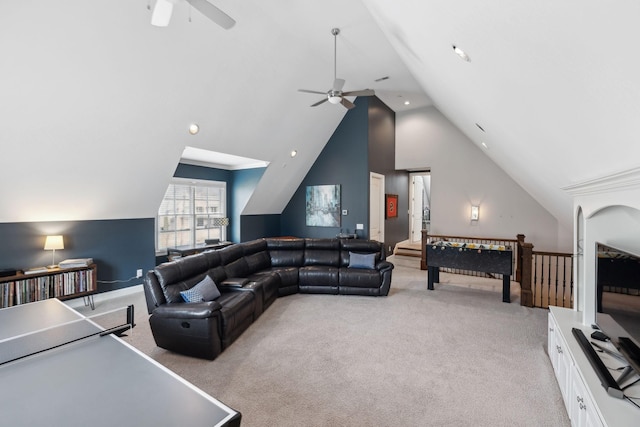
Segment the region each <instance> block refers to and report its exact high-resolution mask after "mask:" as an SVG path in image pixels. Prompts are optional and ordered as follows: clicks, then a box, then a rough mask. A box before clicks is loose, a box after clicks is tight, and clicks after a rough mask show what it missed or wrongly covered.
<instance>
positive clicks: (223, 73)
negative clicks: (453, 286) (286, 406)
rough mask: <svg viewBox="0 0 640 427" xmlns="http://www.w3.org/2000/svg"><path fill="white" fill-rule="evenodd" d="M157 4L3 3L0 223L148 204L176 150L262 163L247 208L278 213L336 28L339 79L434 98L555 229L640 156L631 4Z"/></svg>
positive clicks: (318, 126) (331, 121)
mask: <svg viewBox="0 0 640 427" xmlns="http://www.w3.org/2000/svg"><path fill="white" fill-rule="evenodd" d="M154 3H155V0H92V1H90V2H87V1H85V0H65V1H57V2H51V1H45V0H31V1H28V0H8V1H3V2H0V77H1V78H0V144H1V147H2V155H1V156H0V182H1V183H2V184H0V197H1V198H2V200H3V202H2V203H1V204H0V222H13V221H50V220H74V219H113V218H137V217H153V216H154V215H155V213H156V210H157V207H158V204H159V201H160V200H161V198H162V195H163V194H164V190H165V188H166V185H167V183H168V182H169V180H170V178H171V176H172V175H173V172H174V170H175V168H176V165H177V163H178V161H179V159H180V156H181V154H182V152H183V150H184V148H185V147H186V146H189V147H194V148H201V149H207V150H213V151H219V152H223V153H227V154H232V155H237V156H246V157H249V158H251V159H255V160H260V161H267V162H269V167H268V168H267V171H266V172H265V174H264V176H263V179H262V181H261V182H260V184H259V186H258V188H257V189H256V192H255V194H254V196H253V197H252V199H251V200H250V202H249V204H248V205H247V208H246V211H245V213H280V212H281V211H282V209H283V208H284V207H285V205H286V203H287V201H288V200H289V199H290V197H291V195H292V194H293V192H294V191H295V189H296V188H297V186H298V184H299V183H300V182H301V180H302V179H303V177H304V175H305V174H306V172H307V170H308V169H309V167H310V166H311V165H312V164H313V161H314V160H315V158H316V156H317V155H318V153H319V152H320V151H321V150H322V148H323V146H324V144H325V143H326V142H327V140H328V139H329V137H330V136H331V134H332V132H333V130H334V129H335V128H336V126H337V124H338V123H339V122H340V120H341V119H342V117H343V116H344V114H345V112H346V110H345V109H344V108H342V107H341V106H339V105H338V106H335V105H331V104H329V103H324V104H322V105H320V106H318V107H314V108H312V107H310V105H311V104H312V103H314V102H316V101H318V100H319V99H320V98H321V97H320V96H315V95H311V94H306V93H300V92H298V91H297V89H300V88H305V89H313V90H319V91H325V90H328V89H330V87H331V83H332V81H333V71H334V62H333V36H332V35H331V33H330V30H331V29H332V28H333V27H339V28H340V29H341V34H340V35H339V36H338V45H337V47H338V55H337V74H338V77H341V78H344V79H345V80H346V85H345V88H344V89H345V90H354V89H364V88H371V89H374V90H375V91H376V94H377V95H378V97H379V98H380V99H382V100H383V101H384V102H385V103H387V104H388V105H389V106H390V107H391V108H393V109H394V110H395V111H396V112H399V113H401V112H402V111H403V110H404V109H408V108H416V107H420V106H425V105H430V104H431V103H433V105H435V107H436V108H438V109H439V110H440V111H441V112H442V113H443V114H445V115H446V116H447V117H448V118H449V120H451V121H452V122H453V123H454V124H455V125H456V126H458V127H459V128H460V129H461V130H462V131H463V132H464V133H465V134H466V135H467V136H469V137H470V138H471V139H472V140H473V141H474V142H475V143H476V144H478V145H479V146H480V145H481V144H482V143H483V142H484V143H485V145H486V146H487V147H488V149H485V153H486V154H487V155H488V156H489V157H491V158H492V159H493V160H494V161H495V162H496V163H497V164H498V165H499V166H500V167H502V168H503V169H504V170H505V171H506V172H507V173H508V174H509V175H510V176H511V177H513V178H514V180H515V181H516V182H518V183H519V184H520V185H521V186H522V187H523V188H525V189H526V190H527V191H528V192H529V193H530V194H532V196H533V197H534V198H536V199H537V200H538V201H539V202H540V203H541V204H542V205H543V206H545V207H546V208H547V209H548V210H549V211H550V212H551V213H552V214H554V215H555V216H556V217H558V219H559V220H560V221H561V222H565V223H566V221H567V218H568V219H569V221H570V216H571V209H570V206H571V202H570V199H569V197H568V196H567V194H566V193H565V192H564V191H563V190H562V187H564V186H567V185H570V184H573V183H576V182H580V181H584V180H586V179H589V178H593V177H597V176H600V175H604V174H609V173H613V172H616V171H621V170H625V169H631V168H635V167H638V166H639V163H640V144H638V143H637V142H636V141H635V139H636V135H637V127H638V124H637V123H638V121H637V120H636V118H637V117H638V113H639V112H640V111H639V110H640V96H639V95H640V93H639V92H640V82H639V77H638V76H640V59H638V57H637V55H633V54H632V49H633V46H634V42H635V41H636V40H638V39H639V37H638V36H640V27H638V26H637V25H636V23H635V20H636V19H637V17H638V16H640V4H638V3H637V2H635V1H631V0H622V1H618V2H616V3H615V5H612V4H610V3H606V2H601V1H596V0H582V1H578V0H565V1H562V2H551V1H533V0H526V1H519V2H505V1H498V0H487V1H482V2H477V1H471V0H457V1H436V0H421V1H418V0H412V1H408V0H393V1H391V0H350V1H344V0H342V1H341V0H323V1H311V0H296V1H293V0H273V1H268V2H267V1H262V0H212V3H213V4H215V5H216V6H218V7H219V8H220V9H222V10H224V11H225V12H226V13H227V14H229V15H230V16H231V17H233V18H234V19H235V20H236V21H237V23H236V25H235V26H234V27H233V28H231V29H229V30H225V29H223V28H221V27H219V26H218V25H216V24H214V23H212V22H211V21H210V20H208V19H207V18H206V17H204V16H203V15H201V14H200V13H199V12H198V11H196V10H193V9H192V8H191V7H190V6H189V5H188V3H186V2H185V1H179V2H178V3H177V4H176V6H175V8H174V13H173V17H172V19H171V22H170V24H169V26H167V27H165V28H158V27H154V26H152V25H150V20H151V9H152V8H153V6H154ZM453 45H456V46H458V47H460V48H462V49H463V50H464V51H465V52H466V53H467V54H468V55H469V57H470V59H471V60H470V61H469V62H466V61H463V60H462V59H461V58H459V57H458V56H456V55H455V54H454V52H453V49H452V46H453ZM383 77H389V78H388V79H385V80H381V81H379V79H381V78H383ZM405 100H409V101H411V105H409V106H405V105H404V101H405ZM191 123H197V124H198V125H199V127H200V132H199V133H198V134H197V135H190V134H189V133H188V132H187V128H188V126H189V124H191ZM478 125H480V127H482V128H483V129H484V131H482V130H480V128H479V127H478ZM294 149H295V150H297V151H298V156H296V157H295V158H291V157H290V152H291V150H294ZM274 189H278V191H273V190H274Z"/></svg>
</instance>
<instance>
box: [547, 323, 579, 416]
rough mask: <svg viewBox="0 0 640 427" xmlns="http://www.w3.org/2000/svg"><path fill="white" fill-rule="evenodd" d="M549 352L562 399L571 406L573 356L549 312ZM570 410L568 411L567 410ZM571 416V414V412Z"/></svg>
mask: <svg viewBox="0 0 640 427" xmlns="http://www.w3.org/2000/svg"><path fill="white" fill-rule="evenodd" d="M547 347H548V348H547V353H548V354H549V358H550V359H551V365H552V366H553V370H554V371H555V373H556V379H557V380H558V385H559V387H560V392H561V393H562V399H563V400H564V406H565V407H567V408H568V407H569V403H570V402H569V398H570V394H571V380H570V378H571V377H570V374H571V366H572V365H573V362H572V360H571V356H570V355H569V353H568V352H567V343H566V342H565V340H564V338H563V337H562V334H561V333H560V331H559V329H558V325H557V324H556V322H555V319H554V318H553V316H551V313H550V314H549V336H548V343H547ZM567 412H568V411H567ZM568 413H569V416H571V413H570V412H568Z"/></svg>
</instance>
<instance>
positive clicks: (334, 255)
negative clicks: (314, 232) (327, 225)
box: [304, 239, 340, 267]
mask: <svg viewBox="0 0 640 427" xmlns="http://www.w3.org/2000/svg"><path fill="white" fill-rule="evenodd" d="M304 265H305V266H311V265H319V266H329V267H338V266H339V265H340V241H339V240H338V239H306V242H305V246H304Z"/></svg>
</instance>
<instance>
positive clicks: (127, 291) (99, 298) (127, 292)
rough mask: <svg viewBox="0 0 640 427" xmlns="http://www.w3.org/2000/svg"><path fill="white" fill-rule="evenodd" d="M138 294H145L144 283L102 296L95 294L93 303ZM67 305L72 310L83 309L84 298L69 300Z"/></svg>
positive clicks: (104, 293)
mask: <svg viewBox="0 0 640 427" xmlns="http://www.w3.org/2000/svg"><path fill="white" fill-rule="evenodd" d="M138 292H144V289H143V287H142V283H141V284H139V285H135V286H129V287H126V288H122V289H116V290H113V291H109V292H102V293H100V294H95V295H93V301H94V303H99V302H104V301H108V300H111V299H114V298H119V297H124V296H127V295H131V294H135V293H138ZM65 303H66V304H67V305H68V306H69V307H71V308H76V307H82V306H84V305H85V304H84V298H75V299H72V300H68V301H65Z"/></svg>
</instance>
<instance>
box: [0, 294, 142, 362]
mask: <svg viewBox="0 0 640 427" xmlns="http://www.w3.org/2000/svg"><path fill="white" fill-rule="evenodd" d="M134 326H135V323H134V311H133V305H130V306H128V307H122V308H117V309H115V310H111V311H108V312H105V313H100V314H96V315H94V316H90V317H81V318H78V319H74V320H72V321H69V322H65V323H61V324H56V325H51V326H48V327H45V328H43V329H39V330H35V331H30V332H28V333H25V334H21V335H16V336H13V337H9V338H6V339H3V340H0V366H2V365H5V364H8V363H11V362H14V361H17V360H20V359H24V358H27V357H30V356H34V355H37V354H40V353H44V352H47V351H50V350H54V349H56V348H59V347H63V346H66V345H72V344H73V343H76V342H79V341H82V340H87V339H100V338H102V337H106V336H108V335H111V334H113V335H116V336H122V335H123V334H124V332H126V331H127V330H129V329H133V327H134Z"/></svg>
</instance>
